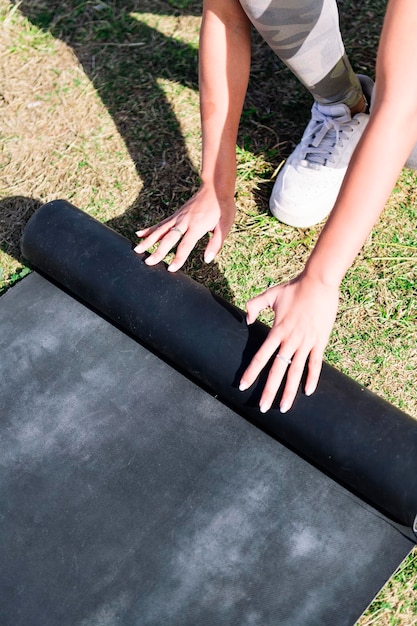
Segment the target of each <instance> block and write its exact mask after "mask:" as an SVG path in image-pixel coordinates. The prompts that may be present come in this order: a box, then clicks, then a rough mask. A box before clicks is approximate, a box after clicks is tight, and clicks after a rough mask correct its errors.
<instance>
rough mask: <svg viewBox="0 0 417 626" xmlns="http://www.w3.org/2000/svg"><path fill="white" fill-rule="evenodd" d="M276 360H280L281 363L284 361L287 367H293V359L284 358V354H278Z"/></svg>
mask: <svg viewBox="0 0 417 626" xmlns="http://www.w3.org/2000/svg"><path fill="white" fill-rule="evenodd" d="M275 358H276V359H279V360H280V361H282V362H283V363H285V364H286V365H291V359H289V358H288V357H286V356H284V355H283V354H279V353H278V354H277V355H276V357H275Z"/></svg>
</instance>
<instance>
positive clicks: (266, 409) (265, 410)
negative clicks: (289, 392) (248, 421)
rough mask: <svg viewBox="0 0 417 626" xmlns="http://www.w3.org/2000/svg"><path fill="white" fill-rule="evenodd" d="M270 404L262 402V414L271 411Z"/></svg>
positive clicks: (260, 408)
mask: <svg viewBox="0 0 417 626" xmlns="http://www.w3.org/2000/svg"><path fill="white" fill-rule="evenodd" d="M269 408H270V407H269V404H268V402H262V404H261V406H260V407H259V410H260V412H261V413H266V412H267V411H268V410H269Z"/></svg>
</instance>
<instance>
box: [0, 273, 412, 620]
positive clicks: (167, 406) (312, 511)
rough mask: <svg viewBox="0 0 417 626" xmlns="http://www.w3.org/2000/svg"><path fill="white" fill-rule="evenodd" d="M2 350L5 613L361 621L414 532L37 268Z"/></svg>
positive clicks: (5, 325) (10, 298) (10, 311)
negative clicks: (170, 363) (265, 431)
mask: <svg viewBox="0 0 417 626" xmlns="http://www.w3.org/2000/svg"><path fill="white" fill-rule="evenodd" d="M0 355H1V358H0V406H1V424H0V459H1V461H0V462H1V472H0V519H1V523H0V545H1V568H0V596H1V602H0V623H1V625H2V626H29V625H30V626H116V625H118V626H119V625H120V626H278V625H279V626H352V624H353V623H354V622H355V620H356V619H357V618H358V617H359V615H360V614H361V613H362V612H363V611H364V609H365V608H366V606H367V604H368V603H369V602H370V601H371V600H372V598H373V597H374V595H375V594H376V593H377V591H378V590H379V589H380V587H381V586H382V585H383V584H384V582H385V581H386V580H387V579H388V578H389V576H390V575H391V574H392V572H393V571H394V569H395V568H396V567H397V565H398V564H399V563H400V562H401V561H402V559H403V558H404V557H405V556H406V554H407V553H408V552H409V550H410V549H411V547H412V545H413V542H412V541H411V538H407V536H406V535H405V529H403V528H401V527H397V526H396V525H395V524H393V523H392V522H391V521H390V520H388V519H387V518H385V517H384V516H382V515H381V514H379V513H378V512H377V511H376V510H375V509H373V508H372V507H370V506H369V505H367V504H365V503H363V502H362V501H361V500H359V499H358V498H357V497H356V496H354V495H352V494H351V493H350V492H349V491H347V490H346V489H344V488H343V487H341V486H340V485H339V484H338V483H337V482H335V481H333V480H331V479H330V478H329V477H328V476H326V475H325V474H323V473H321V472H320V471H319V470H317V469H316V468H315V467H312V466H311V465H309V464H308V463H307V462H306V461H304V460H303V459H302V458H300V457H299V456H297V455H296V454H294V453H293V452H291V451H289V450H288V449H287V448H286V447H284V446H283V445H281V444H280V443H279V442H278V441H276V440H275V439H274V438H272V437H270V436H268V435H267V434H265V433H264V432H263V431H262V430H260V429H259V428H257V427H255V426H254V425H253V424H251V423H250V422H249V421H247V420H245V419H243V418H242V417H241V416H240V415H239V414H238V413H236V412H234V411H232V410H231V409H230V408H228V407H226V406H225V405H224V404H222V403H221V402H219V401H218V400H216V399H215V398H214V397H213V396H212V395H211V394H208V393H206V392H205V391H203V390H202V389H201V388H200V387H198V386H197V385H196V384H194V383H193V382H192V381H191V380H189V379H188V378H186V377H184V376H183V375H181V374H180V373H179V372H178V371H177V370H176V369H174V368H172V367H170V366H169V365H167V363H166V362H165V361H162V360H160V359H159V358H158V357H156V356H155V355H154V354H153V353H151V352H149V351H148V350H147V349H146V348H144V347H143V346H142V345H141V344H140V343H138V342H137V341H136V340H134V339H133V338H132V337H130V336H129V335H127V334H125V333H123V332H121V331H120V330H119V329H118V328H116V327H115V326H114V325H112V324H110V323H108V322H107V321H106V320H105V319H104V318H103V317H102V316H100V315H97V314H96V313H94V312H93V311H92V310H91V309H90V308H88V307H86V306H84V305H83V304H82V303H80V302H79V301H78V300H76V299H74V298H72V297H71V296H69V295H68V294H67V293H66V292H64V291H62V290H61V289H59V288H58V287H56V286H55V285H53V284H52V283H50V282H49V281H47V280H46V279H44V278H43V277H41V276H39V275H38V274H36V273H33V274H31V275H30V276H28V277H27V278H25V279H24V280H23V281H22V282H21V283H19V284H18V285H16V286H15V287H14V288H13V289H11V290H10V291H9V292H7V293H6V294H5V296H3V297H2V298H1V299H0Z"/></svg>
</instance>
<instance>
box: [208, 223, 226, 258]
mask: <svg viewBox="0 0 417 626" xmlns="http://www.w3.org/2000/svg"><path fill="white" fill-rule="evenodd" d="M223 241H224V237H223V233H222V231H221V228H219V226H216V228H215V229H214V231H213V236H212V237H211V238H210V240H209V242H208V244H207V246H206V249H205V252H204V261H205V263H211V262H212V261H213V260H214V259H215V258H216V256H217V255H218V253H219V250H220V248H221V247H222V245H223Z"/></svg>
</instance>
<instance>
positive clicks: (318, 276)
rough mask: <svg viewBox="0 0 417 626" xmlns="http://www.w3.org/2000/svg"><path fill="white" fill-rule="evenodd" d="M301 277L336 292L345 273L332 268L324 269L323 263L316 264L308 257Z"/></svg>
mask: <svg viewBox="0 0 417 626" xmlns="http://www.w3.org/2000/svg"><path fill="white" fill-rule="evenodd" d="M301 275H302V276H303V277H305V278H306V279H308V280H310V281H313V282H314V283H316V284H317V285H320V286H321V287H325V288H326V289H335V290H338V289H339V288H340V284H341V282H342V280H343V278H344V275H345V272H343V271H342V270H340V269H339V268H337V267H334V266H333V267H326V266H325V265H324V264H323V263H320V262H316V260H315V259H314V258H313V257H310V258H309V259H308V261H307V263H306V266H305V268H304V270H303V271H302V273H301Z"/></svg>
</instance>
